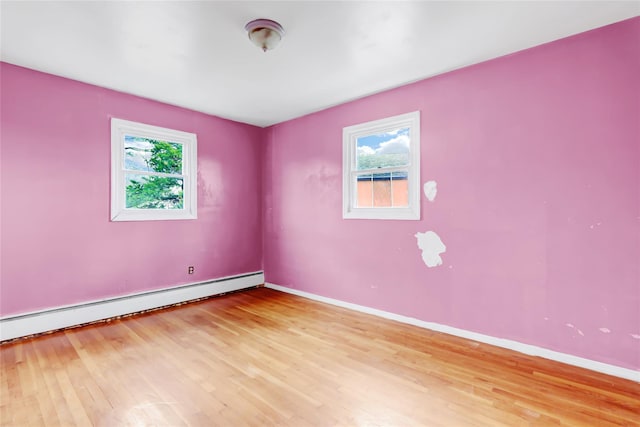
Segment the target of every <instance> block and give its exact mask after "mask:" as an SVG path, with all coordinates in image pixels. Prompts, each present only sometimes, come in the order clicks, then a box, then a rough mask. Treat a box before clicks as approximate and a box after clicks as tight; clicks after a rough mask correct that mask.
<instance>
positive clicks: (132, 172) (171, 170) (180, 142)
mask: <svg viewBox="0 0 640 427" xmlns="http://www.w3.org/2000/svg"><path fill="white" fill-rule="evenodd" d="M196 144H197V138H196V135H195V134H192V133H187V132H181V131H176V130H172V129H166V128H160V127H157V126H151V125H145V124H142V123H135V122H129V121H126V120H121V119H115V118H114V119H112V121H111V149H112V171H111V173H112V179H111V181H112V189H111V220H112V221H140V220H162V219H194V218H196V217H197V212H196V209H197V201H196V192H197V187H196V176H197V171H196V162H197V158H196V150H197V146H196Z"/></svg>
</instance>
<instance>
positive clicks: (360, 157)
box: [356, 127, 410, 170]
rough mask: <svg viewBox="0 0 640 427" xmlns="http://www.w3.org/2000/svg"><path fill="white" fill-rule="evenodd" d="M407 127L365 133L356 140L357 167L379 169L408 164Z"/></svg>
mask: <svg viewBox="0 0 640 427" xmlns="http://www.w3.org/2000/svg"><path fill="white" fill-rule="evenodd" d="M409 142H410V139H409V128H408V127H407V128H400V129H396V130H393V131H390V132H383V133H378V134H372V135H366V136H362V137H360V138H358V139H357V141H356V159H357V160H356V161H357V169H358V170H363V169H380V168H385V167H396V166H406V165H408V164H409Z"/></svg>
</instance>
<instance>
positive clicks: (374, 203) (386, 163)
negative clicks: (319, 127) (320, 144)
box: [342, 111, 420, 220]
mask: <svg viewBox="0 0 640 427" xmlns="http://www.w3.org/2000/svg"><path fill="white" fill-rule="evenodd" d="M342 149H343V151H342V154H343V178H342V183H343V185H342V192H343V200H342V203H343V215H342V216H343V218H359V219H408V220H419V219H420V184H419V182H420V112H419V111H414V112H412V113H407V114H401V115H399V116H394V117H388V118H385V119H381V120H375V121H372V122H367V123H361V124H358V125H354V126H348V127H345V128H344V129H343V133H342Z"/></svg>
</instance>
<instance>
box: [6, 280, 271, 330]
mask: <svg viewBox="0 0 640 427" xmlns="http://www.w3.org/2000/svg"><path fill="white" fill-rule="evenodd" d="M263 283H264V273H263V272H262V271H258V272H254V273H247V274H242V275H237V276H230V277H222V278H219V279H214V280H208V281H205V282H197V283H190V284H187V285H181V286H175V287H171V288H165V289H159V290H154V291H148V292H140V293H135V294H129V295H124V296H120V297H115V298H108V299H104V300H98V301H88V302H84V303H80V304H73V305H68V306H64V307H55V308H51V309H46V310H40V311H35V312H30V313H22V314H18V315H15V316H8V317H3V318H0V341H6V340H10V339H14V338H19V337H25V336H28V335H32V334H39V333H42V332H48V331H55V330H57V329H62V328H68V327H70V326H77V325H82V324H85V323H91V322H95V321H98V320H104V319H109V318H111V317H116V316H122V315H125V314H131V313H136V312H140V311H145V310H151V309H154V308H159V307H164V306H167V305H172V304H178V303H181V302H185V301H191V300H194V299H198V298H204V297H208V296H212V295H217V294H223V293H225V292H232V291H237V290H240V289H245V288H251V287H254V286H258V285H261V284H263Z"/></svg>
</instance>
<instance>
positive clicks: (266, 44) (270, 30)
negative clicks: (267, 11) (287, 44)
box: [244, 19, 284, 52]
mask: <svg viewBox="0 0 640 427" xmlns="http://www.w3.org/2000/svg"><path fill="white" fill-rule="evenodd" d="M244 29H245V30H247V33H249V39H251V41H252V42H253V44H255V45H256V46H258V47H259V48H260V49H262V50H263V51H264V52H266V51H268V50H271V49H275V47H276V46H278V43H280V40H282V37H283V36H284V28H282V25H280V24H278V23H277V22H276V21H272V20H271V19H256V20H254V21H251V22H249V23H248V24H247V25H245V26H244Z"/></svg>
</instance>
